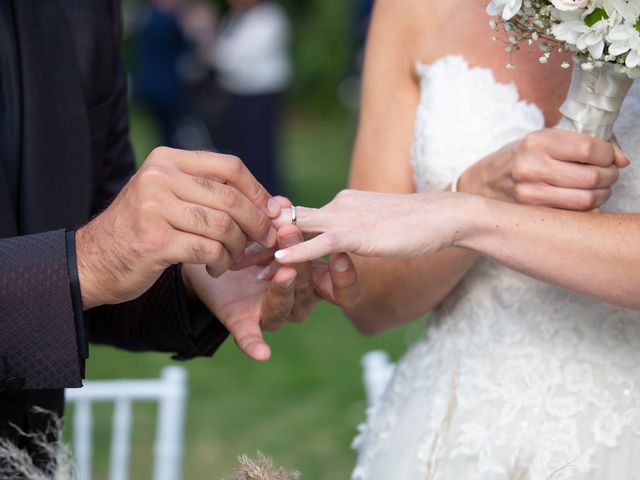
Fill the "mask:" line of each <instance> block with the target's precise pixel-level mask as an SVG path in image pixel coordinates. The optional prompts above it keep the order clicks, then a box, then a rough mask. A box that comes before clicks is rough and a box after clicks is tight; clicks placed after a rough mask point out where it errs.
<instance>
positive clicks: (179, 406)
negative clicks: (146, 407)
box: [66, 366, 187, 480]
mask: <svg viewBox="0 0 640 480" xmlns="http://www.w3.org/2000/svg"><path fill="white" fill-rule="evenodd" d="M66 399H67V402H69V403H73V404H74V406H75V409H74V417H73V432H72V442H73V451H74V458H75V461H76V465H77V470H78V480H90V479H91V471H92V470H91V460H92V454H93V452H92V450H93V447H92V431H93V414H92V404H93V403H104V402H113V403H114V410H113V417H112V432H111V449H110V456H109V479H110V480H126V479H127V478H128V476H129V456H130V452H131V427H132V404H133V402H157V403H158V412H157V425H156V438H155V446H154V466H153V479H154V480H179V479H180V477H181V474H182V450H183V435H184V420H185V410H186V399H187V372H186V370H185V369H184V368H182V367H177V366H171V367H166V368H164V369H163V370H162V375H161V377H160V378H159V379H154V380H93V381H87V382H85V384H84V387H83V388H81V389H68V390H67V391H66Z"/></svg>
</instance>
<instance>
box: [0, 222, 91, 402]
mask: <svg viewBox="0 0 640 480" xmlns="http://www.w3.org/2000/svg"><path fill="white" fill-rule="evenodd" d="M0 355H1V357H2V358H1V360H2V361H1V362H0V371H1V374H0V392H1V391H11V390H19V389H23V388H24V389H49V388H60V387H79V386H81V384H82V372H81V362H80V361H79V354H78V345H77V342H76V331H75V328H74V313H73V306H72V303H71V295H70V287H69V272H68V268H67V255H66V247H65V232H64V230H59V231H53V232H46V233H41V234H37V235H25V236H21V237H12V238H7V239H3V240H0Z"/></svg>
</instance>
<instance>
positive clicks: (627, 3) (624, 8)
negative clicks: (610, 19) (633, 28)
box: [601, 0, 640, 24]
mask: <svg viewBox="0 0 640 480" xmlns="http://www.w3.org/2000/svg"><path fill="white" fill-rule="evenodd" d="M601 2H602V6H603V7H604V9H605V10H606V11H607V12H609V14H612V13H613V12H614V11H615V12H618V13H619V14H620V15H621V16H622V18H624V19H625V20H626V21H627V22H631V23H633V24H635V23H636V22H637V21H638V17H639V16H640V2H638V1H636V0H601Z"/></svg>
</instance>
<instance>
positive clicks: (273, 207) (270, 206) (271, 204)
mask: <svg viewBox="0 0 640 480" xmlns="http://www.w3.org/2000/svg"><path fill="white" fill-rule="evenodd" d="M267 210H268V211H269V213H270V214H271V215H274V216H275V215H278V214H279V213H280V205H278V202H276V201H275V200H274V199H273V198H270V199H269V201H268V202H267Z"/></svg>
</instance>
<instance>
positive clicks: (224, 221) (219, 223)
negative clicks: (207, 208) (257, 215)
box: [211, 212, 233, 233]
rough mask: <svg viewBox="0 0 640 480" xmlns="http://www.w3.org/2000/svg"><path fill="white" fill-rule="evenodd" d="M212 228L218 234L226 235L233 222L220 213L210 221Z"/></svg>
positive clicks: (226, 215) (228, 216) (227, 216)
mask: <svg viewBox="0 0 640 480" xmlns="http://www.w3.org/2000/svg"><path fill="white" fill-rule="evenodd" d="M211 223H212V226H213V228H214V229H216V230H217V231H219V232H222V233H227V232H229V231H230V230H231V226H232V225H233V220H232V218H231V216H230V215H228V214H226V213H224V212H220V213H218V214H215V215H214V216H213V219H212V222H211Z"/></svg>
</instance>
